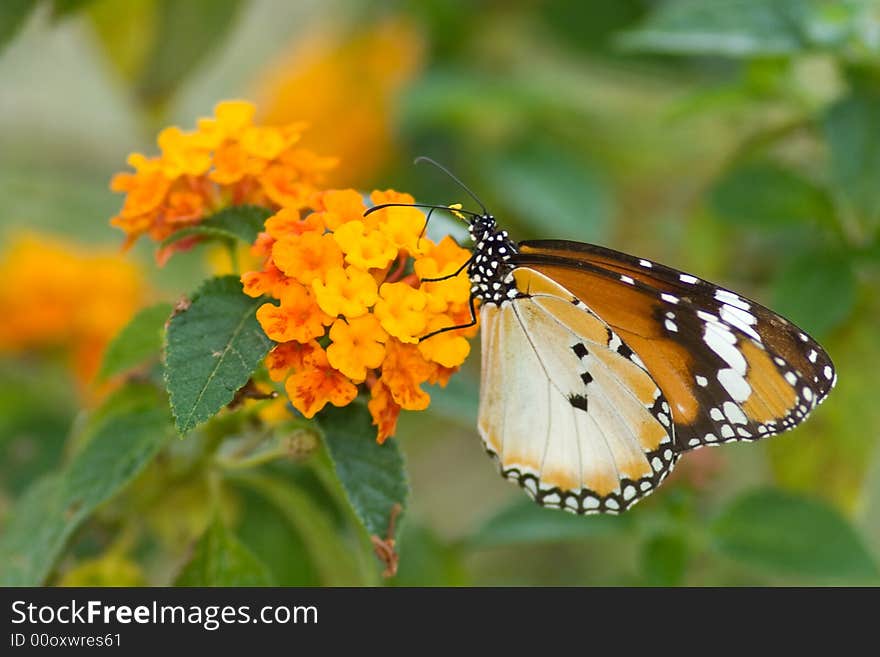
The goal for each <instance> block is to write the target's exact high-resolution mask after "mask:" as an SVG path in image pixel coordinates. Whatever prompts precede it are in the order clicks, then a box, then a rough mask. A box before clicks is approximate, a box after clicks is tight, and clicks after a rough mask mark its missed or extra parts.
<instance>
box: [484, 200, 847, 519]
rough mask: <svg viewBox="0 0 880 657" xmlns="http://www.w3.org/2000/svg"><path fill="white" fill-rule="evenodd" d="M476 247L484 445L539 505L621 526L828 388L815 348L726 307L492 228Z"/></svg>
mask: <svg viewBox="0 0 880 657" xmlns="http://www.w3.org/2000/svg"><path fill="white" fill-rule="evenodd" d="M469 232H470V235H471V237H472V239H473V241H474V249H473V254H472V257H471V259H470V261H469V262H468V264H467V275H468V276H469V278H470V281H471V294H472V295H473V297H474V298H476V299H478V300H479V301H480V316H481V317H480V318H481V326H482V329H481V330H482V347H483V348H482V381H481V388H480V412H479V423H478V426H479V431H480V435H481V437H482V439H483V442H484V445H485V448H486V449H487V451H488V452H489V454H490V455H492V456H493V457H494V458H496V459H497V461H498V463H499V466H500V470H501V474H502V475H503V476H504V477H506V478H509V479H512V480H514V481H516V482H517V483H519V484H520V485H521V486H522V487H523V488H525V490H526V492H527V493H528V494H529V495H530V496H531V497H533V498H534V499H535V500H536V501H537V502H538V503H539V504H542V505H544V506H551V507H559V508H564V509H566V510H569V511H573V512H576V513H594V512H609V513H617V512H620V511H623V510H625V509H626V508H628V507H629V506H631V505H632V504H634V503H635V502H637V501H638V500H639V499H641V498H643V497H644V496H646V495H648V494H649V493H651V492H652V491H653V490H654V489H655V488H656V487H657V486H658V485H659V484H660V482H662V481H663V479H664V478H665V477H666V476H667V475H668V474H669V472H670V471H671V470H672V468H673V467H674V465H675V463H676V461H677V459H678V458H679V456H680V455H681V454H682V453H683V452H686V451H688V450H691V449H695V448H698V447H702V446H705V445H710V446H712V445H720V444H723V443H727V442H732V441H750V440H756V439H759V438H763V437H765V436H770V435H774V434H777V433H780V432H781V431H785V430H787V429H790V428H792V427H794V426H796V425H797V424H798V423H800V422H801V421H803V420H804V419H805V418H806V417H807V415H808V414H809V413H810V411H811V410H812V409H813V408H815V407H816V406H817V405H818V404H819V403H820V402H821V401H822V400H823V399H824V398H825V397H826V396H827V394H828V392H829V391H830V389H831V388H832V387H833V386H834V383H835V381H836V375H835V373H834V368H833V365H832V364H831V360H830V358H829V357H828V355H827V354H826V353H825V351H824V350H823V349H822V348H821V347H820V346H819V345H818V344H817V343H816V342H815V341H814V340H813V339H812V338H810V337H809V336H808V335H807V334H806V333H804V332H803V331H801V330H800V329H798V328H797V327H795V326H794V325H793V324H791V323H790V322H788V321H787V320H786V319H784V318H783V317H781V316H779V315H777V314H775V313H773V312H772V311H770V310H768V309H767V308H765V307H763V306H761V305H760V304H757V303H755V302H754V301H751V300H748V299H745V298H743V297H741V296H740V295H737V294H735V293H734V292H731V291H729V290H726V289H724V288H722V287H719V286H716V285H714V284H712V283H709V282H707V281H704V280H702V279H700V278H697V277H696V276H692V275H690V274H685V273H682V272H680V271H677V270H675V269H672V268H669V267H666V266H664V265H660V264H658V263H655V262H652V261H650V260H646V259H643V258H635V257H633V256H630V255H627V254H624V253H620V252H616V251H612V250H609V249H605V248H602V247H599V246H594V245H590V244H583V243H579V242H566V241H530V242H522V243H519V244H517V243H515V242H513V241H512V240H511V239H510V238H509V237H508V234H507V232H506V231H504V230H498V228H497V226H496V222H495V219H494V217H492V216H491V215H489V214H488V213H484V214H481V215H476V214H475V215H474V216H473V218H472V219H471V220H470V222H469Z"/></svg>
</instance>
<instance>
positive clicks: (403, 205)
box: [364, 203, 480, 217]
mask: <svg viewBox="0 0 880 657" xmlns="http://www.w3.org/2000/svg"><path fill="white" fill-rule="evenodd" d="M385 208H428V209H431V210H445V211H446V212H451V213H452V214H453V215H454V214H455V213H464V214H469V215H471V216H472V217H479V216H480V215H479V214H477V213H476V212H472V211H471V210H465V209H463V208H459V207H455V206H448V205H429V204H427V203H382V204H381V205H374V206H373V207H371V208H369V209H368V210H367V211H366V212H364V216H365V217H366V216H367V215H369V214H373V213H374V212H376V211H378V210H384V209H385Z"/></svg>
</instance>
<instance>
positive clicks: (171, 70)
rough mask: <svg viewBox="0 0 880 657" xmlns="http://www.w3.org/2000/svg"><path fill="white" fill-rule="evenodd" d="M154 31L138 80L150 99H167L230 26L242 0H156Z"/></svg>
mask: <svg viewBox="0 0 880 657" xmlns="http://www.w3.org/2000/svg"><path fill="white" fill-rule="evenodd" d="M157 5H158V27H157V29H156V31H155V34H156V35H157V36H156V38H155V40H154V42H153V44H152V48H151V51H150V55H149V56H148V57H147V59H146V62H147V63H146V67H145V70H144V71H143V73H142V74H141V79H140V83H139V84H138V87H139V92H140V95H141V97H142V98H144V99H145V100H146V101H148V102H150V103H157V102H162V101H164V100H166V99H167V98H168V97H169V96H170V95H171V94H172V93H173V92H174V91H175V90H176V89H177V87H178V85H179V84H180V83H181V82H182V81H183V80H184V79H185V78H186V77H187V76H188V75H189V74H190V73H191V72H192V71H193V70H195V68H196V67H197V66H198V65H199V63H201V61H202V60H203V59H204V58H205V57H206V56H207V55H208V54H210V53H211V51H213V50H214V49H216V48H218V47H220V45H221V44H222V43H223V40H224V38H225V37H226V35H227V33H228V32H229V31H230V29H231V28H232V26H233V24H234V22H235V18H236V16H237V15H238V10H239V7H240V5H241V0H187V1H186V2H179V1H178V0H159V1H158V3H157Z"/></svg>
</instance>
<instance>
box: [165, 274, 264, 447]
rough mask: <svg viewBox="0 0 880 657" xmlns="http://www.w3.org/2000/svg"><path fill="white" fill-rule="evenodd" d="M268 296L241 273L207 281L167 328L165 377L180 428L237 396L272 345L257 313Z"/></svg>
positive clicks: (191, 425) (182, 430)
mask: <svg viewBox="0 0 880 657" xmlns="http://www.w3.org/2000/svg"><path fill="white" fill-rule="evenodd" d="M262 303H263V300H262V299H251V298H250V297H248V296H245V295H244V294H243V293H242V291H241V282H240V281H239V280H238V277H236V276H221V277H218V278H212V279H210V280H208V281H206V282H205V283H204V285H202V287H201V288H200V289H199V290H198V292H196V293H195V295H193V298H192V303H191V305H190V306H189V308H187V309H186V310H184V311H182V312H180V313H178V314H176V315H175V316H174V317H172V318H171V321H170V323H169V325H168V330H167V331H166V346H165V382H166V385H167V388H168V394H169V396H170V398H171V410H172V412H173V413H174V420H175V424H176V426H177V430H178V431H179V432H180V433H181V434H185V433H187V432H188V431H190V430H191V429H193V428H194V427H195V426H197V425H199V424H201V423H202V422H204V421H205V420H207V419H208V418H210V417H212V416H214V415H215V414H216V413H217V412H218V411H220V409H222V408H223V407H224V406H226V405H227V404H228V403H229V402H231V401H232V398H233V397H234V396H235V393H236V392H237V391H238V390H239V388H241V387H242V386H243V385H244V384H245V383H247V382H248V379H249V378H250V376H251V374H253V372H254V370H255V369H256V368H257V366H258V365H259V364H260V362H261V361H262V360H263V357H264V356H265V355H266V353H267V352H268V351H269V348H270V347H271V346H272V341H271V340H269V338H267V337H266V335H265V333H263V329H262V328H260V325H259V323H258V322H257V318H256V311H257V308H258V307H259V306H260V305H261V304H262Z"/></svg>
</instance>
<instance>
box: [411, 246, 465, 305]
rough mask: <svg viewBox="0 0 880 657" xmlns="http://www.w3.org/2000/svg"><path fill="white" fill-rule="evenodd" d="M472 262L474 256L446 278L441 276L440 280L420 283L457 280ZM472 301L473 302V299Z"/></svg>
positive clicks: (428, 279)
mask: <svg viewBox="0 0 880 657" xmlns="http://www.w3.org/2000/svg"><path fill="white" fill-rule="evenodd" d="M471 260H473V256H471V257H470V258H468V259H467V260H465V261H464V262H463V263H462V265H461V267H459V268H458V269H456V270H455V271H454V272H452V273H451V274H447V275H446V276H441V277H439V278H423V279H421V281H420V282H421V283H437V282H438V281H448V280H449V279H450V278H455V277H456V276H458V275H459V274H460V273H461V272H463V271H464V270H465V267H467V266H468V265H469V264H471ZM471 301H473V299H472V300H471Z"/></svg>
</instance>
